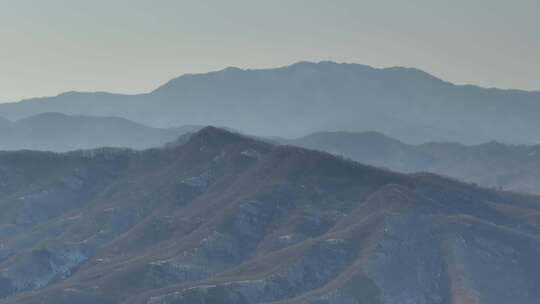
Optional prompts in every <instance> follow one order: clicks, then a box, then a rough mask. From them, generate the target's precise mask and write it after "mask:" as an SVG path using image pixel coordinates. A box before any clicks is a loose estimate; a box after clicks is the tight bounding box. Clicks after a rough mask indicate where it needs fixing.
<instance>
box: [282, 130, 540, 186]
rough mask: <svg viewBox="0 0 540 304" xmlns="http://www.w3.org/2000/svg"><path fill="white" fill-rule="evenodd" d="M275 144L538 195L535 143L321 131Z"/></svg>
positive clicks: (539, 153) (539, 154) (539, 152)
mask: <svg viewBox="0 0 540 304" xmlns="http://www.w3.org/2000/svg"><path fill="white" fill-rule="evenodd" d="M280 142H282V143H286V144H291V145H297V146H301V147H305V148H309V149H315V150H320V151H326V152H329V153H332V154H336V155H341V156H344V157H347V158H349V159H352V160H355V161H358V162H361V163H365V164H371V165H374V166H379V167H385V168H388V169H391V170H394V171H399V172H406V173H410V172H419V171H425V172H432V173H437V174H442V175H445V176H449V177H453V178H456V179H459V180H463V181H467V182H472V183H477V184H480V185H483V186H486V187H496V188H503V189H505V190H512V191H519V192H528V193H536V194H540V145H536V146H525V145H515V146H514V145H504V144H501V143H497V142H488V143H483V144H479V145H472V146H467V145H462V144H458V143H443V142H431V143H425V144H420V145H409V144H405V143H403V142H400V141H398V140H395V139H392V138H389V137H387V136H385V135H384V134H381V133H377V132H365V133H351V132H321V133H314V134H311V135H308V136H305V137H302V138H298V139H295V140H283V139H282V140H280Z"/></svg>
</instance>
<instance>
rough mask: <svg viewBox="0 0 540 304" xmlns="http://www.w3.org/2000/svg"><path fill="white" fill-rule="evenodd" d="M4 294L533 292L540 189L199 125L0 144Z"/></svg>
mask: <svg viewBox="0 0 540 304" xmlns="http://www.w3.org/2000/svg"><path fill="white" fill-rule="evenodd" d="M0 210H2V213H0V240H1V244H0V297H1V300H0V303H2V304H8V303H9V304H14V303H17V304H37V303H40V304H48V303H51V304H52V303H54V304H68V303H69V304H71V303H81V304H84V303H105V304H113V303H148V304H172V303H175V304H182V303H189V304H197V303H200V304H203V303H233V304H234V303H238V304H248V303H249V304H251V303H276V304H277V303H280V304H284V303H289V304H292V303H314V304H315V303H317V304H320V303H327V304H332V303H334V304H337V303H363V304H364V303H370V304H382V303H384V304H392V303H417V304H436V303H456V304H457V303H489V304H499V303H500V304H503V303H504V304H506V303H519V304H521V303H524V304H527V303H531V304H533V303H537V302H538V299H539V298H540V262H539V260H538V256H539V255H540V197H538V196H534V195H524V194H517V193H512V192H505V191H497V190H493V189H491V190H490V189H484V188H481V187H478V186H475V185H472V184H468V183H463V182H459V181H456V180H453V179H448V178H444V177H441V176H437V175H434V174H428V173H421V174H403V173H394V172H391V171H388V170H385V169H380V168H377V167H374V166H368V165H362V164H360V163H356V162H354V161H350V160H347V159H344V158H341V157H337V156H334V155H331V154H328V153H324V152H317V151H312V150H307V149H304V148H299V147H293V146H288V145H272V144H269V143H267V142H263V141H259V140H255V139H253V138H251V137H246V136H243V135H239V134H236V133H232V132H229V131H225V130H223V129H218V128H214V127H206V128H203V129H202V130H200V131H197V132H196V133H194V134H193V135H191V136H189V137H188V138H186V137H183V138H181V139H179V141H178V142H177V143H176V144H170V145H167V146H164V147H161V148H154V149H149V150H144V151H134V150H129V149H114V148H104V149H96V150H85V151H75V152H69V153H51V152H35V151H14V152H0Z"/></svg>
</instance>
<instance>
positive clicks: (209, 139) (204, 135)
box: [188, 126, 252, 146]
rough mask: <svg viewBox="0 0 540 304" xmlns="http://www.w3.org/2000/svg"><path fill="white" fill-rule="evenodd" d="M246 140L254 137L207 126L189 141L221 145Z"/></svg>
mask: <svg viewBox="0 0 540 304" xmlns="http://www.w3.org/2000/svg"><path fill="white" fill-rule="evenodd" d="M246 140H252V139H251V138H249V137H247V136H244V135H241V134H239V133H235V132H231V131H228V130H225V129H223V128H218V127H214V126H207V127H204V128H202V129H201V130H199V131H197V132H195V133H194V134H193V135H192V136H191V138H190V139H189V141H188V143H192V144H204V145H217V146H221V145H228V144H232V143H239V142H242V141H246Z"/></svg>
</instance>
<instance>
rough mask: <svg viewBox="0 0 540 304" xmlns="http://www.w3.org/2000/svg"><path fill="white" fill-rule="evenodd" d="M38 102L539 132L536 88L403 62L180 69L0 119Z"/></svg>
mask: <svg viewBox="0 0 540 304" xmlns="http://www.w3.org/2000/svg"><path fill="white" fill-rule="evenodd" d="M43 112H62V113H66V114H75V115H81V114H82V115H96V116H119V117H124V118H127V119H130V120H133V121H136V122H140V123H144V124H147V125H151V126H154V127H171V126H176V125H180V124H195V125H208V124H212V125H223V126H229V127H231V128H234V129H237V130H240V131H244V132H247V133H250V134H258V135H276V136H286V137H290V136H303V135H306V134H308V133H312V132H318V131H338V130H343V131H366V130H375V131H379V132H383V133H385V134H388V135H389V136H391V137H394V138H397V139H400V140H404V141H406V142H412V143H423V142H427V141H433V140H436V141H457V142H462V143H479V142H485V141H488V140H498V141H501V142H511V143H538V142H540V135H539V134H540V132H537V130H540V120H538V117H537V113H539V112H540V92H526V91H518V90H499V89H485V88H480V87H476V86H470V85H465V86H461V85H454V84H451V83H449V82H445V81H442V80H440V79H438V78H436V77H434V76H432V75H430V74H428V73H425V72H423V71H420V70H417V69H412V68H400V67H394V68H384V69H376V68H372V67H369V66H365V65H359V64H338V63H334V62H319V63H311V62H301V63H297V64H293V65H290V66H286V67H281V68H275V69H259V70H242V69H237V68H228V69H225V70H222V71H218V72H211V73H205V74H189V75H183V76H181V77H178V78H176V79H173V80H171V81H169V82H168V83H166V84H164V85H163V86H161V87H159V88H157V89H156V90H154V91H152V92H150V93H147V94H140V95H120V94H110V93H76V92H72V93H69V94H62V95H59V96H56V97H47V98H37V99H30V100H23V101H21V102H18V103H11V104H2V105H0V116H3V117H5V118H8V119H10V120H16V119H20V118H24V117H27V116H31V115H35V114H38V113H43ZM315 117H316V118H317V119H314V118H315Z"/></svg>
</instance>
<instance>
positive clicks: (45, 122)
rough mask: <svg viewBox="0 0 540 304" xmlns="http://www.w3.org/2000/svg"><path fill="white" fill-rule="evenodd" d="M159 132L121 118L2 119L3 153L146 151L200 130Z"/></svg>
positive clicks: (51, 115) (52, 116)
mask: <svg viewBox="0 0 540 304" xmlns="http://www.w3.org/2000/svg"><path fill="white" fill-rule="evenodd" d="M199 128H200V127H197V126H189V125H186V126H183V127H178V128H170V129H158V128H151V127H147V126H143V125H141V124H138V123H134V122H132V121H129V120H126V119H124V118H118V117H95V116H80V115H77V116H70V115H65V114H60V113H44V114H37V115H34V116H31V117H28V118H24V119H21V120H18V121H15V122H11V121H8V120H6V119H0V138H1V139H2V140H1V141H0V150H22V149H30V150H45V151H56V152H59V151H71V150H77V149H90V148H99V147H123V148H133V149H146V148H151V147H156V146H161V145H163V144H165V143H167V142H170V141H173V140H175V139H176V138H177V137H178V136H179V135H181V134H184V133H186V132H190V131H194V130H197V129H199Z"/></svg>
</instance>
